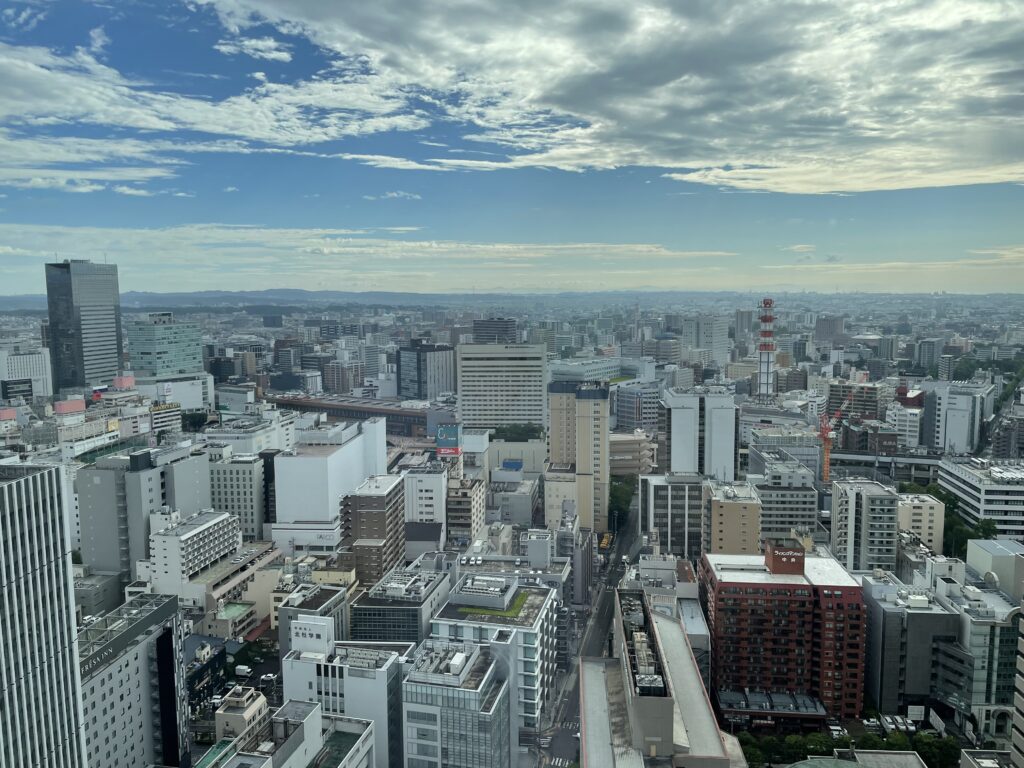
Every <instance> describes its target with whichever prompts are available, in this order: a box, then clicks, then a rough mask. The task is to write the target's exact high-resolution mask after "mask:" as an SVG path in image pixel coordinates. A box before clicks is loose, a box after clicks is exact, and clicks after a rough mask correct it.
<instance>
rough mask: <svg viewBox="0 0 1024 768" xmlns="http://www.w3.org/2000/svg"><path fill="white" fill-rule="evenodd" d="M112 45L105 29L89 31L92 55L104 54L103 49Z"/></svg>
mask: <svg viewBox="0 0 1024 768" xmlns="http://www.w3.org/2000/svg"><path fill="white" fill-rule="evenodd" d="M109 44H110V38H109V37H107V33H106V32H105V31H104V30H103V27H96V28H95V29H90V30H89V51H90V52H91V53H96V54H98V53H102V52H103V49H104V48H106V47H107V46H108V45H109Z"/></svg>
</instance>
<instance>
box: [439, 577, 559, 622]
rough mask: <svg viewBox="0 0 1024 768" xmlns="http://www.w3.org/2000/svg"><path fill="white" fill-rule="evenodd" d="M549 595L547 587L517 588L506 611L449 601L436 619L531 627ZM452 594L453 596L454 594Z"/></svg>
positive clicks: (549, 591)
mask: <svg viewBox="0 0 1024 768" xmlns="http://www.w3.org/2000/svg"><path fill="white" fill-rule="evenodd" d="M550 593H551V590H550V589H548V588H547V587H544V588H540V587H528V586H519V587H517V588H516V592H515V594H514V595H513V596H512V600H511V601H510V603H509V607H508V610H504V611H501V610H496V609H493V608H485V607H479V606H474V605H459V604H458V603H457V602H453V601H452V600H451V599H449V600H448V602H446V603H445V604H444V606H443V607H442V608H441V610H440V611H438V612H437V615H436V618H438V619H445V620H447V621H461V622H467V623H472V624H493V625H495V626H502V627H532V626H533V625H534V623H535V622H536V621H537V617H538V616H539V615H540V610H541V608H543V607H544V603H545V602H546V601H547V599H548V596H549V595H550ZM452 594H453V596H454V595H455V594H456V593H454V592H453V593H452ZM456 599H457V598H456Z"/></svg>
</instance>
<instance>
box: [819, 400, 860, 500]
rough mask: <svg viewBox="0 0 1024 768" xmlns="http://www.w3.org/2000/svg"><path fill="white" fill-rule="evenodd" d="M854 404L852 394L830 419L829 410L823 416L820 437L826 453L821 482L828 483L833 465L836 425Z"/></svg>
mask: <svg viewBox="0 0 1024 768" xmlns="http://www.w3.org/2000/svg"><path fill="white" fill-rule="evenodd" d="M852 402H853V392H850V394H848V395H847V396H846V399H845V400H843V402H842V404H841V405H840V406H839V407H838V408H837V409H836V412H835V413H834V414H832V417H831V418H830V417H829V415H828V409H827V408H826V410H825V412H824V413H822V414H821V419H820V421H819V427H818V436H819V437H820V438H821V447H822V450H823V451H824V454H825V455H824V465H823V466H822V468H821V480H822V482H824V483H827V482H828V476H829V467H830V464H831V463H832V440H833V439H834V438H835V428H836V424H838V423H839V419H841V418H842V417H843V411H845V410H846V407H847V406H848V405H849V404H850V403H852Z"/></svg>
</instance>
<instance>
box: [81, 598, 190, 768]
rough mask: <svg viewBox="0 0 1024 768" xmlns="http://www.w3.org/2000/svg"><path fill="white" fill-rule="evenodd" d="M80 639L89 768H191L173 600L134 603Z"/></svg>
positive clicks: (100, 619)
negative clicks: (184, 767)
mask: <svg viewBox="0 0 1024 768" xmlns="http://www.w3.org/2000/svg"><path fill="white" fill-rule="evenodd" d="M94 618H95V620H94V621H92V622H91V623H90V624H88V625H87V626H86V627H85V628H84V629H83V630H82V631H81V632H80V633H79V634H78V655H79V659H80V664H81V675H82V708H83V710H84V712H85V715H86V721H85V745H86V749H87V750H88V752H89V768H147V766H150V765H163V766H185V765H188V764H189V746H188V687H187V686H186V684H185V657H184V642H185V630H184V625H183V622H182V618H181V614H180V613H179V612H178V598H177V597H175V596H173V595H138V596H136V597H133V598H132V599H131V600H129V601H128V602H127V603H125V604H124V605H122V606H121V607H119V608H117V609H115V610H113V611H111V612H110V613H108V614H105V615H103V616H97V617H94Z"/></svg>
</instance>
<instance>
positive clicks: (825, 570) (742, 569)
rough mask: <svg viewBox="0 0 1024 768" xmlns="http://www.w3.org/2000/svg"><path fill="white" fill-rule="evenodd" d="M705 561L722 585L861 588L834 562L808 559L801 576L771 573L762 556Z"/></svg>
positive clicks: (714, 557) (716, 557)
mask: <svg viewBox="0 0 1024 768" xmlns="http://www.w3.org/2000/svg"><path fill="white" fill-rule="evenodd" d="M705 557H706V558H707V560H708V563H709V564H710V565H711V567H712V569H713V570H714V572H715V578H716V579H718V581H719V582H721V583H739V584H810V585H814V586H819V587H858V588H859V587H860V583H859V582H858V581H857V580H856V579H854V578H853V577H852V576H851V575H850V574H849V573H847V572H846V569H845V568H843V566H841V565H840V564H839V563H838V561H836V560H835V558H832V557H822V556H820V555H808V556H807V557H806V558H805V559H804V572H803V573H802V574H787V573H771V572H770V571H769V570H768V568H767V566H766V565H765V561H764V555H716V554H706V555H705Z"/></svg>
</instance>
